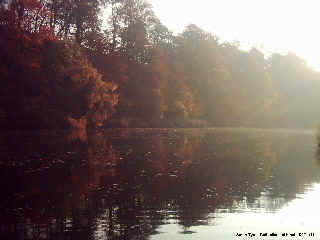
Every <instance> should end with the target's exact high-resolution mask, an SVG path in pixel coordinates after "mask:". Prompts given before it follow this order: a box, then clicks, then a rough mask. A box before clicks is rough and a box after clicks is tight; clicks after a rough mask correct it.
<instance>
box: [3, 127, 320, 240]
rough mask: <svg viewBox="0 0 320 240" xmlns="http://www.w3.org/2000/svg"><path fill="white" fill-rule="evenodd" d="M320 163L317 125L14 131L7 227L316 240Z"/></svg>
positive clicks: (7, 145) (6, 154)
mask: <svg viewBox="0 0 320 240" xmlns="http://www.w3.org/2000/svg"><path fill="white" fill-rule="evenodd" d="M319 163H320V161H319V160H318V153H317V143H316V138H315V132H314V131H313V130H283V129H282V130H281V129H279V130H261V129H245V128H238V129H235V128H216V129H214V128H212V129H108V130H104V131H88V132H86V131H73V132H65V131H38V132H28V131H25V132H4V133H2V136H1V137H0V178H1V181H0V190H1V199H0V206H1V208H0V234H1V235H0V238H1V239H79V240H81V239H172V240H175V239H247V237H246V236H245V234H247V235H249V233H250V234H251V237H250V239H261V237H260V236H259V235H260V234H264V233H266V234H267V236H266V237H263V239H275V237H272V236H270V234H272V233H274V234H277V235H278V236H282V234H296V236H295V237H296V239H298V237H299V234H300V235H302V236H303V237H305V239H317V238H319V236H320V230H318V229H319V225H320V224H319V221H318V216H320V207H319V203H320V184H319V183H320V165H319ZM240 234H242V236H239V235H240ZM252 234H255V237H252ZM309 234H314V235H315V236H314V237H312V236H308V235H309ZM237 235H238V236H237ZM287 238H289V236H287V237H286V238H283V239H287ZM300 238H301V237H300Z"/></svg>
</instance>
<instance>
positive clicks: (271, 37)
mask: <svg viewBox="0 0 320 240" xmlns="http://www.w3.org/2000/svg"><path fill="white" fill-rule="evenodd" d="M148 2H150V3H151V4H152V5H153V7H154V11H155V13H156V15H157V16H158V17H159V18H160V19H161V21H162V22H163V23H164V24H165V25H166V26H167V27H168V28H169V29H170V30H172V31H174V32H175V33H178V32H181V31H182V30H183V29H184V27H185V26H186V25H188V24H190V23H194V24H197V25H198V26H200V27H201V28H203V29H204V30H206V31H210V32H212V33H214V34H215V35H217V36H218V37H219V38H220V39H221V40H223V41H232V40H238V41H240V43H241V44H242V45H243V46H244V47H247V46H256V47H259V48H260V49H261V46H263V48H262V50H263V51H264V52H270V51H272V52H275V51H276V52H287V51H292V52H294V53H296V54H297V55H298V56H301V57H302V58H304V59H305V60H306V61H307V62H308V64H310V66H312V67H315V68H317V69H320V27H319V24H320V14H319V12H320V2H319V1H317V0H304V1H302V0H220V1H215V0H197V1H191V0H149V1H148Z"/></svg>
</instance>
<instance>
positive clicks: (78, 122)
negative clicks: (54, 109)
mask: <svg viewBox="0 0 320 240" xmlns="http://www.w3.org/2000/svg"><path fill="white" fill-rule="evenodd" d="M67 119H68V122H69V123H70V125H71V126H72V128H77V129H85V128H86V127H87V122H88V120H87V118H86V117H85V116H84V117H82V118H79V119H74V118H72V117H70V116H68V117H67Z"/></svg>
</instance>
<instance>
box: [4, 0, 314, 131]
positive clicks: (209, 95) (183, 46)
mask: <svg viewBox="0 0 320 240" xmlns="http://www.w3.org/2000/svg"><path fill="white" fill-rule="evenodd" d="M106 16H108V20H107V21H105V19H104V18H106ZM0 76H1V82H0V86H1V87H0V126H1V127H3V128H33V129H36V128H69V127H80V128H84V127H96V126H99V127H206V126H251V127H312V126H314V125H316V124H317V123H318V119H320V114H319V111H318V110H317V102H318V101H319V100H320V97H319V94H318V92H319V90H320V74H319V72H317V71H315V70H313V69H311V68H309V67H308V66H307V64H306V62H305V61H304V60H303V59H301V58H299V57H298V56H296V55H295V54H293V53H289V54H286V55H281V54H279V53H274V54H272V55H271V56H269V57H266V56H264V54H263V53H262V52H261V51H260V50H258V49H256V48H252V49H251V50H249V51H244V50H242V49H241V48H240V47H239V44H238V43H236V42H231V43H229V42H221V41H219V39H218V37H217V36H215V35H214V34H212V33H209V32H206V31H204V30H202V29H201V28H199V27H198V26H196V25H194V24H191V25H189V26H187V27H186V28H185V29H184V31H183V32H182V33H180V34H173V32H172V31H170V30H169V29H168V28H167V27H166V26H164V25H163V24H162V23H161V21H160V20H159V19H158V18H157V16H156V15H155V13H154V12H153V9H152V6H151V5H150V4H149V3H148V2H147V1H144V0H92V1H87V0H64V1H63V0H42V1H40V0H11V1H8V0H7V1H5V0H2V1H0Z"/></svg>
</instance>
